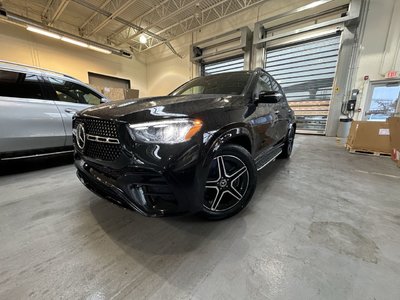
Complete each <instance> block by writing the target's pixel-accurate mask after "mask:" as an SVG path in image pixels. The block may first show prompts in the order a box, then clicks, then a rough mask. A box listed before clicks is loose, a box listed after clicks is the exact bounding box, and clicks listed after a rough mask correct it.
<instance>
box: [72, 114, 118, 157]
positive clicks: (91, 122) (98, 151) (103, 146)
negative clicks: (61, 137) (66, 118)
mask: <svg viewBox="0 0 400 300" xmlns="http://www.w3.org/2000/svg"><path fill="white" fill-rule="evenodd" d="M78 124H83V125H84V128H85V133H86V135H91V136H97V137H104V138H114V139H118V132H117V126H116V124H115V122H113V121H109V120H99V119H91V118H76V119H75V120H74V124H73V128H76V127H77V126H78ZM73 139H74V143H75V144H76V140H75V139H76V138H75V136H74V137H73ZM121 150H122V147H121V145H120V144H109V143H105V142H100V141H93V140H89V139H88V138H87V137H86V144H85V148H84V149H83V151H82V152H83V154H84V155H85V156H87V157H90V158H94V159H99V160H104V161H114V160H116V159H118V158H119V156H120V155H121Z"/></svg>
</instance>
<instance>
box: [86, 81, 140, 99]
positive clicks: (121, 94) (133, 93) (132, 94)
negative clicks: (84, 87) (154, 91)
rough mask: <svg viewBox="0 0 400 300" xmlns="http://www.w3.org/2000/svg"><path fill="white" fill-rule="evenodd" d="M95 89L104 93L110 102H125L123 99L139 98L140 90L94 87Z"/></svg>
mask: <svg viewBox="0 0 400 300" xmlns="http://www.w3.org/2000/svg"><path fill="white" fill-rule="evenodd" d="M92 87H93V88H94V89H96V90H97V91H99V92H100V93H102V94H103V95H104V96H106V97H107V99H110V100H113V101H115V100H123V99H134V98H139V90H134V89H122V88H110V87H102V86H97V85H92Z"/></svg>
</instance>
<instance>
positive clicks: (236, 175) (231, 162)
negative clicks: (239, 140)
mask: <svg viewBox="0 0 400 300" xmlns="http://www.w3.org/2000/svg"><path fill="white" fill-rule="evenodd" d="M248 186H249V172H248V169H247V167H246V165H245V163H244V162H243V161H242V160H241V159H239V158H238V157H236V156H234V155H220V156H217V157H215V158H214V159H213V161H212V163H211V167H210V171H209V174H208V177H207V182H206V190H205V201H204V207H205V208H206V209H208V210H211V211H214V212H219V211H226V210H229V209H231V208H232V207H234V206H235V205H237V204H238V203H239V202H240V201H241V200H242V199H243V197H244V195H245V194H246V191H247V188H248Z"/></svg>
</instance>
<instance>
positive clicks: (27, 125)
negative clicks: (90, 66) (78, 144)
mask: <svg viewBox="0 0 400 300" xmlns="http://www.w3.org/2000/svg"><path fill="white" fill-rule="evenodd" d="M107 101H108V100H107V99H106V98H105V97H104V95H102V94H100V93H98V92H97V91H95V90H94V89H92V88H91V87H90V86H88V85H86V84H84V83H82V82H81V81H79V80H77V79H75V78H72V77H70V76H67V75H64V74H60V73H57V72H52V71H48V70H43V69H39V68H36V67H30V66H25V65H20V64H15V63H10V62H5V61H0V160H9V159H17V158H26V157H31V156H42V155H49V154H54V153H62V152H66V151H72V149H73V147H72V116H73V115H74V114H75V113H76V112H78V111H80V110H82V109H85V108H87V107H89V106H92V105H97V104H100V103H102V102H107Z"/></svg>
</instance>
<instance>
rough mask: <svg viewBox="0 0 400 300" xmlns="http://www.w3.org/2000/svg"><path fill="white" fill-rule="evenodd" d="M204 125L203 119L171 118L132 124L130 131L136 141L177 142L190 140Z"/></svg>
mask: <svg viewBox="0 0 400 300" xmlns="http://www.w3.org/2000/svg"><path fill="white" fill-rule="evenodd" d="M202 126H203V122H202V121H201V120H192V119H171V120H163V121H155V122H148V123H140V124H130V125H129V132H130V134H131V136H132V138H133V139H134V140H135V141H139V142H144V143H160V144H176V143H183V142H186V141H189V140H190V139H191V138H192V137H193V136H194V135H195V134H196V133H197V132H199V131H200V129H201V127H202Z"/></svg>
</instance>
